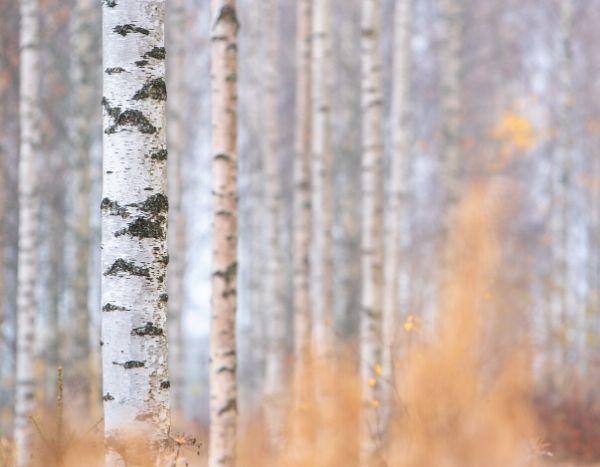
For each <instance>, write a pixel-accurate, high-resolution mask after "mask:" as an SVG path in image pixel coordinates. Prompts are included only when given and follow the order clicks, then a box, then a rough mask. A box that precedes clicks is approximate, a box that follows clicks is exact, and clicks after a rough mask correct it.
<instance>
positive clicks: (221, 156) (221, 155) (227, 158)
mask: <svg viewBox="0 0 600 467" xmlns="http://www.w3.org/2000/svg"><path fill="white" fill-rule="evenodd" d="M213 159H214V160H216V161H218V160H223V161H225V162H229V161H230V160H231V156H230V155H229V154H225V153H222V152H221V153H219V154H215V157H214V158H213Z"/></svg>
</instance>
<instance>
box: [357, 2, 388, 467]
mask: <svg viewBox="0 0 600 467" xmlns="http://www.w3.org/2000/svg"><path fill="white" fill-rule="evenodd" d="M380 54H381V51H380V1H379V0H362V3H361V113H362V138H363V140H362V198H363V205H362V236H361V250H362V281H363V282H362V299H361V302H362V311H361V322H360V346H361V364H360V368H361V386H362V405H363V408H362V414H361V427H360V429H361V436H360V465H361V466H372V465H375V464H377V463H378V462H379V461H380V460H379V455H380V454H379V449H380V447H379V432H378V431H379V430H378V416H379V414H378V412H379V404H380V400H379V397H380V391H379V388H378V385H377V384H373V381H376V379H377V377H378V376H379V375H380V373H381V356H382V355H381V315H382V287H383V266H382V261H383V251H382V250H383V235H382V224H383V217H382V216H383V190H382V183H381V181H382V175H381V171H382V156H383V115H382V114H383V95H382V92H383V90H382V78H381V57H380Z"/></svg>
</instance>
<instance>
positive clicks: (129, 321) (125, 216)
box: [101, 0, 170, 464]
mask: <svg viewBox="0 0 600 467" xmlns="http://www.w3.org/2000/svg"><path fill="white" fill-rule="evenodd" d="M163 29H164V1H163V0H147V1H143V2H109V1H106V2H104V4H103V59H104V60H103V61H104V63H103V67H104V97H103V98H102V104H103V108H104V125H103V126H104V156H103V194H102V203H101V209H102V257H101V264H102V369H103V399H104V427H105V435H106V439H107V445H108V449H109V457H108V463H109V464H110V463H115V464H119V463H120V462H122V459H123V458H126V457H127V456H128V454H129V453H128V446H129V443H127V442H126V441H125V440H126V439H127V437H130V436H140V437H144V438H145V440H146V441H147V449H146V450H145V452H147V454H148V456H149V457H150V458H151V459H153V460H156V462H159V463H160V461H159V458H160V456H161V453H162V452H165V450H166V446H167V444H168V443H167V441H168V435H169V426H170V412H169V387H170V382H169V376H168V371H167V330H166V324H167V323H166V308H167V301H168V296H167V284H166V272H167V263H168V259H169V257H168V254H167V242H166V232H167V215H168V200H167V195H166V189H167V186H166V184H167V183H166V182H167V167H166V164H167V162H166V157H167V150H166V137H165V125H166V121H165V101H166V97H167V96H166V89H165V49H164V31H163Z"/></svg>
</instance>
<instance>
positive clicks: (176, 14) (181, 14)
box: [167, 0, 188, 413]
mask: <svg viewBox="0 0 600 467" xmlns="http://www.w3.org/2000/svg"><path fill="white" fill-rule="evenodd" d="M167 24H168V25H169V27H168V28H167V33H168V37H167V46H168V48H169V55H168V57H167V75H168V77H169V80H168V83H167V89H168V94H169V100H168V103H167V111H168V120H167V124H168V127H167V140H168V147H169V157H168V162H167V164H168V168H169V228H168V241H169V268H168V273H167V276H168V279H169V280H168V288H169V305H168V311H169V374H170V376H171V378H170V381H171V409H172V410H173V412H174V413H176V412H179V411H180V410H181V409H182V402H183V385H184V375H183V367H184V360H185V355H184V353H183V346H184V342H183V328H182V322H181V320H182V316H181V313H182V307H183V300H184V298H185V297H184V287H183V281H184V274H185V245H186V235H185V232H186V222H185V216H184V212H183V206H182V196H183V188H184V186H183V157H184V155H185V148H186V142H187V138H186V127H185V122H186V119H187V112H186V102H185V87H186V85H185V83H186V79H185V70H186V69H185V64H186V58H185V50H186V47H185V45H186V34H187V31H188V28H187V18H186V9H185V2H184V1H183V0H172V1H170V2H169V3H167Z"/></svg>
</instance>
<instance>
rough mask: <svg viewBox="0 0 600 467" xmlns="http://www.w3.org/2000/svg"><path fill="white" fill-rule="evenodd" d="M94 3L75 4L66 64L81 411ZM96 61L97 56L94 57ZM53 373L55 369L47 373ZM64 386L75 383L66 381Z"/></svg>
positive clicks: (87, 374)
mask: <svg viewBox="0 0 600 467" xmlns="http://www.w3.org/2000/svg"><path fill="white" fill-rule="evenodd" d="M96 19H97V18H95V15H94V0H77V1H76V2H75V5H74V9H73V12H72V14H71V18H70V27H71V37H70V39H71V45H72V50H73V51H74V56H73V61H72V63H71V79H72V85H73V100H72V115H73V121H72V125H71V131H72V134H71V141H72V144H73V156H72V162H71V164H72V173H73V178H74V185H75V189H74V196H73V199H74V201H73V203H74V205H73V215H72V220H71V225H70V228H71V230H72V231H71V237H72V238H73V241H74V244H75V249H74V253H73V259H72V261H73V269H72V270H71V274H72V278H71V281H72V282H71V290H72V293H73V302H72V309H71V319H70V326H71V330H70V336H73V337H72V341H71V346H70V347H71V348H70V349H69V350H70V351H69V355H70V356H71V358H72V359H73V360H72V365H70V369H69V370H70V371H69V373H68V374H67V375H69V374H73V375H76V378H77V379H76V381H77V385H78V387H79V389H80V396H81V400H80V403H81V404H82V405H81V406H82V407H89V406H90V383H91V381H90V378H91V377H93V374H94V371H93V364H94V362H93V361H92V355H93V353H92V352H91V346H90V309H89V303H88V293H89V288H90V283H89V273H90V261H91V252H90V245H91V239H92V232H91V219H90V194H91V190H92V181H91V175H90V151H91V148H92V136H93V129H92V127H91V125H92V122H93V121H94V117H95V110H94V109H95V107H96V105H97V100H96V99H95V98H96V93H95V92H94V84H97V83H96V82H95V81H94V78H93V77H94V72H95V69H94V66H95V65H96V61H95V58H96V57H97V55H96V54H95V45H96V40H97V39H98V38H96V37H94V29H93V28H94V21H95V20H96ZM98 58H99V56H98ZM52 370H53V371H56V369H55V368H53V369H52ZM67 377H68V381H74V378H71V377H69V376H67Z"/></svg>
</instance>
